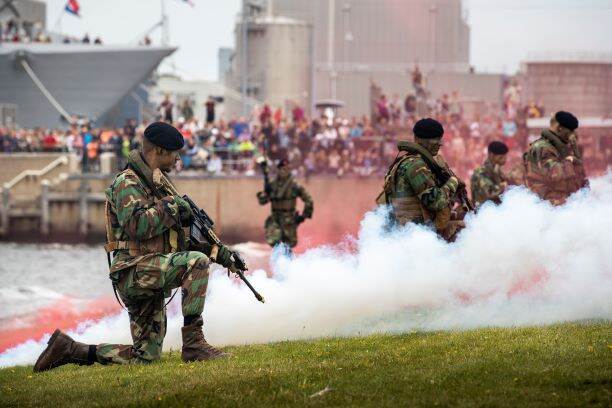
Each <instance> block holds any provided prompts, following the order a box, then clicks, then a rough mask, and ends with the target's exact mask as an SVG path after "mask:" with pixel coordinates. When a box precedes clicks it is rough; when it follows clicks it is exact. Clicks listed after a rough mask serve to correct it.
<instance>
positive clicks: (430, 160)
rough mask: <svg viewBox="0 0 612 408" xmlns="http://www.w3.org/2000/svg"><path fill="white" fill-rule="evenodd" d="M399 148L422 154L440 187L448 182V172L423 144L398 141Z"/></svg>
mask: <svg viewBox="0 0 612 408" xmlns="http://www.w3.org/2000/svg"><path fill="white" fill-rule="evenodd" d="M397 148H398V149H399V150H400V151H405V152H408V153H412V154H418V155H419V156H421V158H422V159H423V161H424V162H425V164H426V165H427V168H429V170H430V171H431V172H432V173H433V175H434V176H435V178H436V181H437V182H438V186H439V187H440V186H442V185H444V183H446V181H447V180H448V177H446V176H445V175H446V174H447V171H446V169H444V168H443V167H442V166H440V165H439V164H438V163H437V162H436V160H435V159H434V157H433V156H432V155H431V153H429V152H428V151H427V149H425V148H424V147H423V146H421V145H419V144H417V143H413V142H407V141H401V142H398V143H397Z"/></svg>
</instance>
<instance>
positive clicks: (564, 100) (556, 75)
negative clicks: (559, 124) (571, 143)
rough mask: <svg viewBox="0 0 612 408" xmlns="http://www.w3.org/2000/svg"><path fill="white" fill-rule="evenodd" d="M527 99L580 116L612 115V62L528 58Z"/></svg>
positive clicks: (554, 110)
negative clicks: (533, 60) (531, 59)
mask: <svg viewBox="0 0 612 408" xmlns="http://www.w3.org/2000/svg"><path fill="white" fill-rule="evenodd" d="M525 88H526V89H525V102H530V101H534V102H541V103H543V104H544V106H545V108H546V111H547V112H556V111H558V110H567V111H570V112H572V113H574V114H575V115H578V117H581V116H582V117H609V116H610V115H612V62H610V61H608V62H604V61H602V62H575V61H568V62H555V61H550V62H539V61H538V62H527V63H526V73H525Z"/></svg>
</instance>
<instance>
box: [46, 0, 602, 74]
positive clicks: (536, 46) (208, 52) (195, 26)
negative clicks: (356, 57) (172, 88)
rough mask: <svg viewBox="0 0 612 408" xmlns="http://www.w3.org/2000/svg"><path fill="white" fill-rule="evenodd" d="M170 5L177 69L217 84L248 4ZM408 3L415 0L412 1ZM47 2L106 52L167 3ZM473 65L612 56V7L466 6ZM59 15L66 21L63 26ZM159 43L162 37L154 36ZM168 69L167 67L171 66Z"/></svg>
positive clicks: (543, 0)
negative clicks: (77, 13) (221, 59)
mask: <svg viewBox="0 0 612 408" xmlns="http://www.w3.org/2000/svg"><path fill="white" fill-rule="evenodd" d="M191 1H192V3H193V4H194V7H191V6H189V5H188V4H187V3H186V2H185V1H183V0H167V2H166V3H167V8H168V14H169V16H170V39H171V43H172V44H173V45H178V46H179V47H180V48H179V51H177V53H176V54H175V55H174V57H172V60H171V64H172V65H174V67H175V68H176V71H177V73H179V74H182V75H184V76H187V77H190V78H202V79H209V80H214V79H217V50H218V48H219V47H224V46H230V47H231V46H232V45H233V43H234V35H233V31H234V22H235V19H236V15H237V13H238V12H239V9H240V4H241V0H191ZM304 1H308V0H304ZM406 1H409V0H406ZM65 3H66V1H65V0H47V5H48V22H47V23H48V26H49V27H50V28H51V29H53V28H54V27H56V25H57V23H58V21H59V22H60V28H61V30H62V31H63V32H65V33H68V34H73V35H77V36H82V35H83V34H84V33H86V32H87V33H89V35H90V36H91V37H92V39H93V38H94V37H96V36H100V37H102V39H103V40H104V42H105V43H107V44H129V43H134V42H136V43H137V42H138V39H139V37H140V36H141V34H142V33H144V32H146V31H147V29H149V28H150V27H151V26H153V25H154V24H155V23H156V22H157V21H159V19H160V15H161V6H160V4H161V1H160V0H103V1H102V0H80V3H81V14H82V17H81V18H77V17H74V16H71V15H68V14H66V13H63V6H64V4H65ZM463 4H464V8H465V9H466V13H467V19H468V23H469V24H470V26H471V56H470V58H471V63H472V64H473V65H474V66H475V67H476V69H477V70H478V71H486V72H505V73H514V72H515V71H516V70H517V69H518V68H519V65H520V62H521V60H523V59H524V58H525V57H526V56H527V55H528V54H529V53H530V52H538V53H541V52H550V53H555V52H576V51H582V52H590V53H604V52H606V53H610V52H612V24H611V22H612V0H464V1H463ZM60 14H63V16H62V18H61V21H60V19H59V16H60ZM152 38H153V39H154V41H156V42H159V38H160V34H159V30H157V31H156V33H155V34H153V35H152ZM166 67H168V64H166Z"/></svg>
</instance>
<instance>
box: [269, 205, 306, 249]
mask: <svg viewBox="0 0 612 408" xmlns="http://www.w3.org/2000/svg"><path fill="white" fill-rule="evenodd" d="M297 227H298V226H297V224H296V223H295V212H286V213H273V214H272V215H270V216H269V217H268V218H267V219H266V223H265V226H264V228H265V231H266V242H267V243H268V245H270V246H272V247H274V246H276V245H278V244H281V243H282V244H285V245H287V246H289V247H290V248H293V247H295V246H296V245H297V242H298V239H297Z"/></svg>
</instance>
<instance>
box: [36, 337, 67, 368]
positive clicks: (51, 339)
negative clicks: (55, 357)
mask: <svg viewBox="0 0 612 408" xmlns="http://www.w3.org/2000/svg"><path fill="white" fill-rule="evenodd" d="M60 333H61V332H60V330H59V329H55V331H54V332H53V334H52V335H51V338H50V339H49V341H48V342H47V348H46V349H45V350H44V351H43V352H42V353H41V354H40V356H38V359H37V360H36V364H34V372H35V373H38V372H41V371H46V370H41V369H40V365H39V364H40V362H41V361H42V360H43V359H44V358H45V357H47V356H48V355H49V351H50V350H51V347H52V346H53V343H54V342H55V339H57V336H59V334H60Z"/></svg>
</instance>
